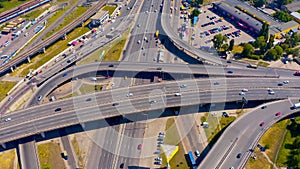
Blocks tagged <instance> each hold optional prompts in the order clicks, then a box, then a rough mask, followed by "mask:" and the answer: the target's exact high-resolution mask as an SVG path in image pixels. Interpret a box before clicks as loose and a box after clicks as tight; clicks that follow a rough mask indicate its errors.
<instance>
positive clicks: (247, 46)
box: [242, 43, 254, 57]
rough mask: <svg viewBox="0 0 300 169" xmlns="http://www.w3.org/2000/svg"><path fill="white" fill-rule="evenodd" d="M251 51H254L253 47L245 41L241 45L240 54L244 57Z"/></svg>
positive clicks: (251, 52)
mask: <svg viewBox="0 0 300 169" xmlns="http://www.w3.org/2000/svg"><path fill="white" fill-rule="evenodd" d="M253 52H254V47H253V46H252V45H251V44H249V43H245V44H244V46H243V52H242V55H243V56H245V57H249V56H251V55H252V54H253Z"/></svg>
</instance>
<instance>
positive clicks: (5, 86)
mask: <svg viewBox="0 0 300 169" xmlns="http://www.w3.org/2000/svg"><path fill="white" fill-rule="evenodd" d="M16 84H17V82H8V81H0V89H1V90H0V101H2V100H3V99H4V98H5V97H6V94H7V93H8V92H9V91H10V90H11V89H12V88H13V87H14V86H15V85H16Z"/></svg>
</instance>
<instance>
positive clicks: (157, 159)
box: [154, 157, 162, 161]
mask: <svg viewBox="0 0 300 169" xmlns="http://www.w3.org/2000/svg"><path fill="white" fill-rule="evenodd" d="M154 160H155V161H162V158H159V157H156V158H154Z"/></svg>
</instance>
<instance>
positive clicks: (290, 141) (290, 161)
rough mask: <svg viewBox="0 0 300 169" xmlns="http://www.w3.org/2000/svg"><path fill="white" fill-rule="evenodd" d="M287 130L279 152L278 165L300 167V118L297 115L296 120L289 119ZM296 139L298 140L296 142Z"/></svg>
mask: <svg viewBox="0 0 300 169" xmlns="http://www.w3.org/2000/svg"><path fill="white" fill-rule="evenodd" d="M286 128H287V131H286V134H285V137H284V141H283V143H282V145H281V148H280V150H279V153H278V158H277V160H276V165H277V166H278V167H286V166H289V167H293V168H298V167H299V166H300V161H299V149H297V147H299V143H297V142H298V141H299V137H300V133H299V130H300V118H299V117H296V118H295V119H294V120H288V122H287V127H286ZM295 141H296V142H295Z"/></svg>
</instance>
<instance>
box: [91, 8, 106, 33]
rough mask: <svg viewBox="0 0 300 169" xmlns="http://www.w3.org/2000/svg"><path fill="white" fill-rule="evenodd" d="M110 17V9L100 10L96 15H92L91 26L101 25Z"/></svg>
mask: <svg viewBox="0 0 300 169" xmlns="http://www.w3.org/2000/svg"><path fill="white" fill-rule="evenodd" d="M108 19H109V14H108V11H102V10H100V11H99V12H97V13H96V14H95V15H94V16H92V17H91V22H90V23H89V27H90V28H91V29H92V28H96V27H99V26H100V25H103V24H105V23H106V22H107V21H108Z"/></svg>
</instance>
